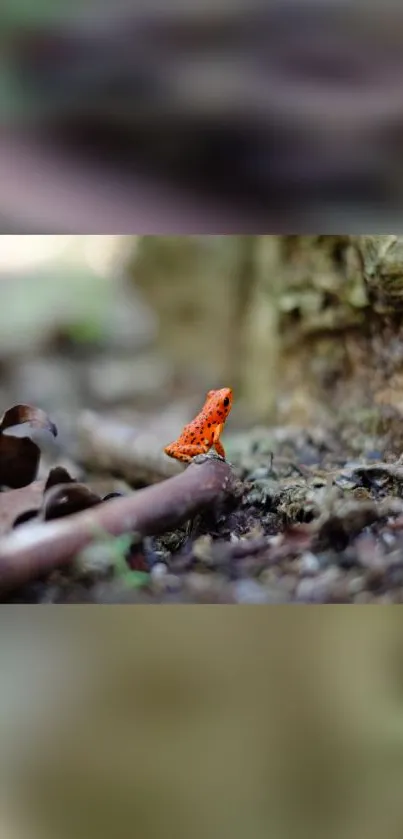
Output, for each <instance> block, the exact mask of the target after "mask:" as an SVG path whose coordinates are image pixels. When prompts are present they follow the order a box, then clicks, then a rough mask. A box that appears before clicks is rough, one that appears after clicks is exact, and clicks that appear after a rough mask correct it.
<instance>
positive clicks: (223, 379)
mask: <svg viewBox="0 0 403 839" xmlns="http://www.w3.org/2000/svg"><path fill="white" fill-rule="evenodd" d="M131 274H132V276H133V277H134V279H135V281H136V283H137V284H138V285H139V287H140V288H141V289H142V291H143V293H144V294H145V296H146V297H147V298H148V300H149V301H151V303H152V304H153V305H154V307H155V308H156V310H157V312H158V313H159V316H160V322H161V329H160V337H159V341H160V345H161V348H162V349H163V351H164V353H168V354H169V355H171V357H173V358H174V359H175V361H176V363H177V365H178V370H182V369H186V370H187V371H190V373H191V375H192V376H195V377H196V379H197V381H198V382H200V385H203V386H206V387H211V386H214V384H223V383H227V382H229V383H231V384H233V386H234V387H236V388H237V389H238V393H239V395H240V397H242V401H243V406H244V415H245V416H246V415H247V416H248V418H249V420H250V421H251V422H260V421H281V422H297V423H303V424H306V423H309V424H312V423H315V424H317V423H321V422H329V421H333V420H335V419H337V420H343V418H344V417H345V418H348V419H349V421H351V420H353V419H354V421H355V423H356V426H357V428H358V429H362V428H363V427H364V426H368V427H370V428H371V429H375V430H376V428H377V427H378V425H379V421H381V423H384V422H386V423H389V424H390V425H391V427H392V426H393V428H394V429H395V431H396V429H397V428H398V427H399V423H400V418H402V419H403V329H402V325H403V237H396V236H371V237H370V236H368V237H367V236H361V237H349V236H311V237H307V236H303V237H299V236H283V237H277V236H260V237H259V236H256V237H254V236H252V237H251V236H245V237H242V236H241V237H236V236H229V237H225V236H223V237H215V236H213V237H194V238H192V237H189V238H185V237H183V238H181V237H178V238H175V237H166V238H165V237H143V238H140V239H139V240H138V241H137V243H136V247H135V249H134V252H133V256H132V259H131ZM396 421H397V422H396Z"/></svg>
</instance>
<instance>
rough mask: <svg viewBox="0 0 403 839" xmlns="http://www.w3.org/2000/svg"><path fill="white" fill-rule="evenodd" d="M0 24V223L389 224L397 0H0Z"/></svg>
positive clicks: (27, 226)
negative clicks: (67, 0)
mask: <svg viewBox="0 0 403 839" xmlns="http://www.w3.org/2000/svg"><path fill="white" fill-rule="evenodd" d="M0 23H2V24H3V28H2V38H1V41H0V68H1V69H2V75H1V96H0V102H1V103H2V108H1V111H0V118H1V119H2V126H3V132H2V137H1V138H0V180H1V183H2V190H1V199H0V218H1V223H2V229H3V231H4V232H9V231H10V232H68V233H74V232H76V233H77V232H79V231H81V232H87V233H110V232H111V231H112V232H120V233H131V232H133V230H134V231H136V232H138V233H175V232H182V233H200V232H205V233H207V232H209V233H229V232H266V231H267V230H268V229H269V230H270V231H271V232H283V231H285V230H292V231H293V232H300V233H309V232H311V230H312V229H315V230H320V231H321V232H324V233H325V232H333V231H334V230H335V229H341V228H342V229H344V230H347V229H348V230H349V231H351V232H355V233H361V232H362V230H363V229H365V230H366V231H367V232H375V231H377V232H386V231H387V229H388V227H389V229H390V228H391V227H393V225H394V224H396V223H400V221H401V218H402V203H403V202H402V199H403V178H402V174H403V157H402V151H401V149H402V143H401V138H402V128H403V94H402V90H403V84H402V82H403V58H402V51H401V36H400V31H401V26H402V11H401V10H400V9H399V7H398V6H397V4H394V3H393V4H392V3H387V4H386V5H385V4H383V5H382V7H381V8H379V7H378V4H374V3H371V4H368V3H367V4H365V6H363V5H362V3H360V2H358V0H355V2H349V3H348V4H347V3H340V2H335V0H326V2H325V3H323V2H322V3H320V4H319V3H317V2H306V0H304V2H301V0H298V2H295V0H287V2H284V0H282V2H278V0H272V2H270V3H268V2H266V3H262V2H256V0H255V2H254V3H253V4H252V5H251V6H247V5H245V4H244V3H241V2H240V0H226V2H223V0H221V2H219V3H218V4H217V3H215V4H208V5H207V6H206V4H203V7H201V6H200V4H199V3H192V4H183V3H176V4H174V5H172V4H170V5H169V8H168V7H166V6H165V5H164V4H162V3H161V2H160V0H153V2H148V3H147V4H144V3H140V4H137V6H136V9H130V8H129V6H128V4H127V2H126V0H124V2H120V3H117V4H114V5H113V8H112V7H110V6H107V5H106V4H105V2H103V0H87V2H86V3H84V4H82V3H80V4H77V3H71V4H69V6H68V7H66V6H65V5H64V4H61V3H60V4H48V3H46V2H45V0H42V2H41V3H31V2H28V3H25V4H23V5H22V6H21V4H20V3H18V2H16V0H8V2H6V3H3V8H2V11H1V12H0ZM22 183H24V189H22Z"/></svg>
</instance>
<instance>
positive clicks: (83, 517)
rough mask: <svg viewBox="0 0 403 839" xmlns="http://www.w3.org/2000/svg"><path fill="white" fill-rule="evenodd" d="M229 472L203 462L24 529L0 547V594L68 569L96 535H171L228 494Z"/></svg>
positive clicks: (212, 461) (213, 461) (214, 461)
mask: <svg viewBox="0 0 403 839" xmlns="http://www.w3.org/2000/svg"><path fill="white" fill-rule="evenodd" d="M231 474H232V472H231V467H230V465H229V464H228V463H226V462H225V461H223V460H221V459H220V458H217V457H216V456H203V457H201V458H198V459H195V461H194V462H193V463H192V464H191V465H190V466H189V467H188V468H187V469H186V470H185V471H184V472H182V473H181V474H180V475H176V476H175V477H173V478H169V479H168V480H166V481H163V482H162V483H159V484H156V485H155V486H151V487H147V488H146V489H142V490H139V491H138V492H135V493H133V495H130V496H129V497H126V498H114V499H112V500H111V501H107V502H105V503H104V504H100V505H99V506H96V507H93V508H91V509H89V510H85V511H84V512H81V513H76V514H73V515H71V516H68V517H67V518H63V519H60V520H56V521H53V522H50V523H49V522H45V523H41V524H27V525H24V526H23V527H20V528H19V529H17V530H15V531H14V532H13V533H11V534H10V535H9V536H6V537H4V538H3V539H2V540H1V541H0V594H3V593H5V592H7V591H10V590H12V589H14V588H17V587H18V586H20V585H22V584H23V583H26V582H28V581H29V580H32V579H34V578H37V577H39V576H42V575H44V574H48V573H50V572H51V571H53V570H55V569H56V568H61V567H63V566H66V565H68V564H69V563H70V562H71V560H72V559H73V558H74V557H75V556H76V554H77V553H78V552H79V551H81V550H83V549H84V548H85V547H86V546H87V545H88V544H89V543H90V542H92V541H93V540H94V538H96V536H97V534H98V533H100V532H104V533H108V534H111V535H114V536H119V535H121V534H123V533H130V532H135V533H136V534H139V535H140V536H152V535H157V534H159V533H164V532H165V531H167V530H170V529H174V528H175V527H178V526H179V525H181V524H183V522H185V521H187V520H188V519H190V518H192V517H193V516H195V515H196V514H197V513H199V512H201V511H202V510H203V509H205V508H207V507H209V506H211V505H212V504H217V502H219V501H220V499H222V498H223V497H224V496H225V494H226V493H227V492H228V491H229V488H230V481H231Z"/></svg>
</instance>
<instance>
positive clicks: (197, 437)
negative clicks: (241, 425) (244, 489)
mask: <svg viewBox="0 0 403 839" xmlns="http://www.w3.org/2000/svg"><path fill="white" fill-rule="evenodd" d="M231 407H232V390H231V388H229V387H224V388H222V389H221V390H209V392H208V394H207V399H206V401H205V403H204V406H203V408H202V410H201V411H200V414H198V415H197V417H196V418H195V419H194V420H192V422H190V423H189V424H188V425H185V427H184V429H183V431H182V434H181V435H180V436H179V437H178V439H177V440H175V442H174V443H170V445H169V446H166V447H165V449H164V452H165V454H167V455H169V457H174V458H176V460H181V461H183V462H184V463H188V462H189V461H191V460H192V458H193V457H196V455H198V454H206V453H207V452H208V451H209V450H210V449H211V448H212V446H214V448H215V450H216V452H217V454H219V455H221V457H223V458H225V451H224V449H223V446H222V444H221V443H220V436H221V434H222V431H223V428H224V425H225V420H226V419H227V416H228V414H229V412H230V410H231Z"/></svg>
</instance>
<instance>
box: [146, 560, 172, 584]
mask: <svg viewBox="0 0 403 839" xmlns="http://www.w3.org/2000/svg"><path fill="white" fill-rule="evenodd" d="M167 574H168V568H167V566H166V565H165V563H164V562H156V564H155V565H154V566H153V567H152V569H151V571H150V576H151V579H152V580H161V579H163V578H164V577H166V575H167Z"/></svg>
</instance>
